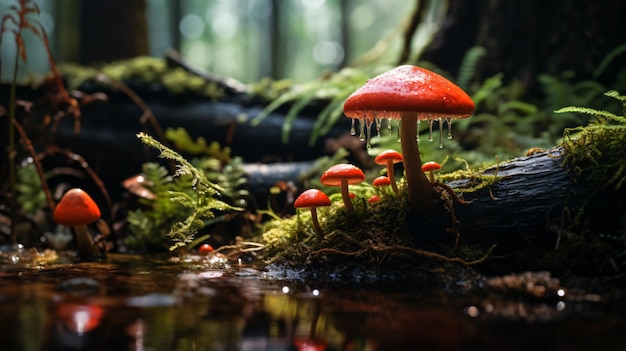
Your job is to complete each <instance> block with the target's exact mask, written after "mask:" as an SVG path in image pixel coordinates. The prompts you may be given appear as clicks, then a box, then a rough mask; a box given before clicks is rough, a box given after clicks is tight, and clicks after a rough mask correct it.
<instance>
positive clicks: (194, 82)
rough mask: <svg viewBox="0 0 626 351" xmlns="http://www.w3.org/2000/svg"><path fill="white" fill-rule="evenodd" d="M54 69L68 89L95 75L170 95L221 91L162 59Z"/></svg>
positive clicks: (209, 94)
mask: <svg viewBox="0 0 626 351" xmlns="http://www.w3.org/2000/svg"><path fill="white" fill-rule="evenodd" d="M58 70H59V72H60V73H61V75H62V76H63V77H64V78H65V79H66V80H67V84H68V88H69V89H77V88H78V87H79V86H80V85H82V84H83V83H85V82H86V81H99V82H100V83H101V84H102V83H105V82H104V81H103V80H102V79H99V78H98V75H99V74H104V75H105V76H107V77H108V78H109V79H113V80H116V81H124V82H128V81H134V80H137V81H140V82H142V83H143V84H145V85H147V86H149V85H151V84H152V85H154V84H156V85H160V86H162V87H163V88H164V89H165V90H166V91H168V92H169V93H170V94H172V95H177V94H184V93H188V92H191V93H195V94H199V95H202V96H207V97H210V98H212V99H219V98H220V97H222V96H223V94H224V92H223V91H222V89H221V88H220V87H219V85H218V84H217V83H216V82H212V81H209V80H207V79H204V78H203V77H200V76H198V75H196V74H193V73H191V72H188V71H186V70H184V69H183V68H180V67H176V68H171V67H168V66H167V63H166V62H165V60H163V59H158V58H154V57H147V56H140V57H135V58H132V59H128V60H122V61H117V62H112V63H109V64H106V65H101V66H80V65H76V64H60V65H59V66H58Z"/></svg>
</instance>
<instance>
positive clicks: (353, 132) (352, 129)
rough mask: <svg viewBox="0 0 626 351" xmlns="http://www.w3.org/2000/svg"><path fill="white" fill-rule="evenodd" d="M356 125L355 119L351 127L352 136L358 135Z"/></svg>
mask: <svg viewBox="0 0 626 351" xmlns="http://www.w3.org/2000/svg"><path fill="white" fill-rule="evenodd" d="M355 123H356V118H353V119H352V124H351V125H350V135H356V128H354V125H355Z"/></svg>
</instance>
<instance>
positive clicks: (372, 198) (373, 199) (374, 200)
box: [367, 195, 380, 204]
mask: <svg viewBox="0 0 626 351" xmlns="http://www.w3.org/2000/svg"><path fill="white" fill-rule="evenodd" d="M378 201H380V196H378V195H372V196H370V198H369V199H367V202H368V203H370V204H374V203H377V202H378Z"/></svg>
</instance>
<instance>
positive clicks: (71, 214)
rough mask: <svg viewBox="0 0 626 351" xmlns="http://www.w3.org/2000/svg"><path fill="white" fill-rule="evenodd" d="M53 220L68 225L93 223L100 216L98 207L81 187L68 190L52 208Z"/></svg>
mask: <svg viewBox="0 0 626 351" xmlns="http://www.w3.org/2000/svg"><path fill="white" fill-rule="evenodd" d="M53 218H54V221H55V222H56V223H58V224H61V225H65V226H68V227H71V226H75V225H83V224H89V223H93V222H95V221H97V220H98V218H100V208H98V205H97V204H96V203H95V202H94V201H93V199H92V198H91V196H89V194H87V192H85V191H84V190H82V189H79V188H73V189H70V190H68V191H67V192H66V193H65V194H64V195H63V197H62V198H61V201H59V204H58V205H57V206H56V207H55V208H54V213H53Z"/></svg>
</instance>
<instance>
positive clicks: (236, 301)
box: [0, 258, 626, 351]
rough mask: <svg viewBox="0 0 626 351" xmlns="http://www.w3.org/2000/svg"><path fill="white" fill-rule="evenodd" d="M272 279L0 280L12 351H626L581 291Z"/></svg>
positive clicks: (232, 274)
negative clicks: (461, 290) (473, 290)
mask: <svg viewBox="0 0 626 351" xmlns="http://www.w3.org/2000/svg"><path fill="white" fill-rule="evenodd" d="M267 277H268V275H267V274H265V273H264V272H262V271H259V270H256V269H253V268H250V267H248V268H241V269H240V268H239V267H238V268H237V269H233V268H230V267H223V268H219V269H218V268H215V267H209V266H203V265H198V264H180V263H177V264H174V263H172V262H168V261H166V260H153V261H151V260H146V259H142V258H137V259H128V258H119V259H116V260H115V261H112V262H104V263H95V262H94V263H81V264H65V265H54V264H50V265H47V266H42V267H37V268H32V267H30V266H27V265H24V266H19V267H18V266H15V267H12V268H9V267H7V266H5V267H4V269H3V270H2V271H0V330H1V331H2V333H0V345H2V347H1V349H2V350H68V349H72V350H135V351H137V350H155V351H158V350H307V351H312V350H355V351H356V350H415V349H437V350H450V349H452V350H458V349H476V348H487V349H493V348H502V349H507V350H527V349H529V348H532V347H534V346H536V345H541V346H542V348H553V349H573V350H575V349H581V348H583V349H584V348H585V347H600V346H605V347H608V346H611V348H612V349H616V348H615V347H617V349H620V347H621V348H624V347H626V337H624V336H622V334H623V333H622V332H621V330H623V329H624V328H626V319H625V318H624V317H623V314H620V312H619V311H620V310H617V311H611V307H614V306H603V305H599V304H598V302H590V301H583V300H576V299H572V298H570V297H569V296H570V295H572V294H574V293H571V292H568V294H564V293H563V294H561V295H559V294H558V290H556V291H557V296H556V298H555V299H554V300H545V299H538V298H536V299H535V300H532V299H531V300H529V299H526V298H520V297H519V296H517V297H514V298H503V297H502V296H500V297H498V296H493V295H489V296H467V295H464V296H452V295H449V294H445V293H435V294H433V293H429V294H425V293H424V292H423V291H419V290H418V289H414V288H413V289H391V288H389V287H376V288H373V287H368V288H365V287H356V286H349V285H347V286H342V287H340V288H339V287H336V286H334V287H331V286H320V285H310V284H307V283H305V282H302V281H299V280H295V279H292V280H278V279H268V278H267ZM563 292H564V290H563ZM580 296H584V295H580ZM623 310H624V309H623V306H622V309H621V311H623ZM590 324H592V325H594V327H593V328H589V325H590ZM512 340H515V342H512ZM591 340H595V341H593V342H592V341H591Z"/></svg>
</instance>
